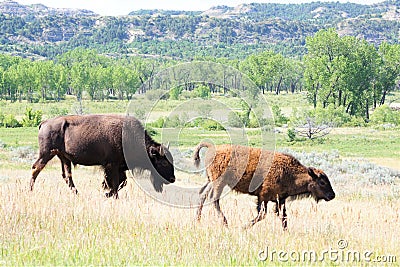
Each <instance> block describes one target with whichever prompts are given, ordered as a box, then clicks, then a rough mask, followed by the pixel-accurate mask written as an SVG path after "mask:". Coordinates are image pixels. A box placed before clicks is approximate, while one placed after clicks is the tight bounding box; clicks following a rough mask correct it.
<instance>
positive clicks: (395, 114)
mask: <svg viewBox="0 0 400 267" xmlns="http://www.w3.org/2000/svg"><path fill="white" fill-rule="evenodd" d="M371 123H373V124H384V123H391V124H394V125H400V111H396V110H392V109H391V108H390V107H389V106H388V105H382V106H380V107H377V108H376V109H375V110H374V112H373V113H372V114H371Z"/></svg>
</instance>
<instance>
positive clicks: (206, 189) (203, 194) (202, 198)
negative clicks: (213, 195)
mask: <svg viewBox="0 0 400 267" xmlns="http://www.w3.org/2000/svg"><path fill="white" fill-rule="evenodd" d="M211 189H212V183H211V182H208V183H206V184H205V185H204V186H203V187H202V188H201V189H200V192H199V193H200V203H199V208H198V209H197V215H196V217H197V220H198V221H200V219H201V211H202V209H203V205H204V201H206V199H207V197H208V194H209V193H210V191H211Z"/></svg>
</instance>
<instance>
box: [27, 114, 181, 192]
mask: <svg viewBox="0 0 400 267" xmlns="http://www.w3.org/2000/svg"><path fill="white" fill-rule="evenodd" d="M39 148H40V150H39V158H38V160H37V161H36V162H35V163H34V164H33V166H32V170H33V171H32V177H31V183H30V188H31V190H33V186H34V183H35V180H36V178H37V176H38V175H39V173H40V171H41V170H42V169H43V168H44V167H45V166H46V164H47V162H48V161H49V160H51V159H52V158H53V157H54V156H57V157H58V158H59V159H60V160H61V170H62V176H63V178H64V180H65V181H66V183H67V184H68V185H69V187H70V188H71V190H73V191H74V192H75V193H76V192H77V190H76V188H75V185H74V183H73V181H72V173H71V164H74V165H76V164H80V165H86V166H94V165H100V166H102V168H103V170H104V175H105V180H104V182H103V187H104V188H109V189H110V193H108V194H107V196H108V197H109V196H114V197H115V198H118V190H120V189H121V188H123V187H124V186H125V185H126V174H125V171H127V170H128V169H130V170H133V169H138V170H149V171H150V172H151V174H152V175H151V177H152V178H151V181H152V183H153V186H154V189H155V190H156V191H162V189H163V184H164V183H173V182H174V181H175V175H174V168H173V159H172V156H171V153H170V152H169V151H168V148H166V147H165V146H163V145H161V144H159V143H157V142H155V141H154V140H153V139H152V138H151V137H150V136H149V135H148V134H147V132H146V131H145V130H144V128H143V126H142V124H141V123H140V121H139V120H137V119H136V118H133V117H129V116H117V115H84V116H61V117H57V118H53V119H49V120H46V121H44V122H42V123H41V125H40V126H39ZM66 173H67V175H66Z"/></svg>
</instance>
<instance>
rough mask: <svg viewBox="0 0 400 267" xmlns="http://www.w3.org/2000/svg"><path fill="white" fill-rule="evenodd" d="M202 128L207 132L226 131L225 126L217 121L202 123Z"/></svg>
mask: <svg viewBox="0 0 400 267" xmlns="http://www.w3.org/2000/svg"><path fill="white" fill-rule="evenodd" d="M201 127H202V128H203V129H204V130H207V131H223V130H225V128H224V126H222V125H221V124H220V123H219V122H217V121H215V120H209V119H205V120H203V122H202V123H201Z"/></svg>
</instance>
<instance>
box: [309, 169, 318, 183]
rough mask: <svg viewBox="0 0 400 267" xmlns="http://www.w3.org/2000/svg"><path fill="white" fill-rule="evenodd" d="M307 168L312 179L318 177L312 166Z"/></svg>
mask: <svg viewBox="0 0 400 267" xmlns="http://www.w3.org/2000/svg"><path fill="white" fill-rule="evenodd" d="M307 170H308V174H309V175H310V176H311V178H312V179H313V180H316V179H318V175H317V174H316V173H315V168H314V167H308V168H307Z"/></svg>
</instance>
